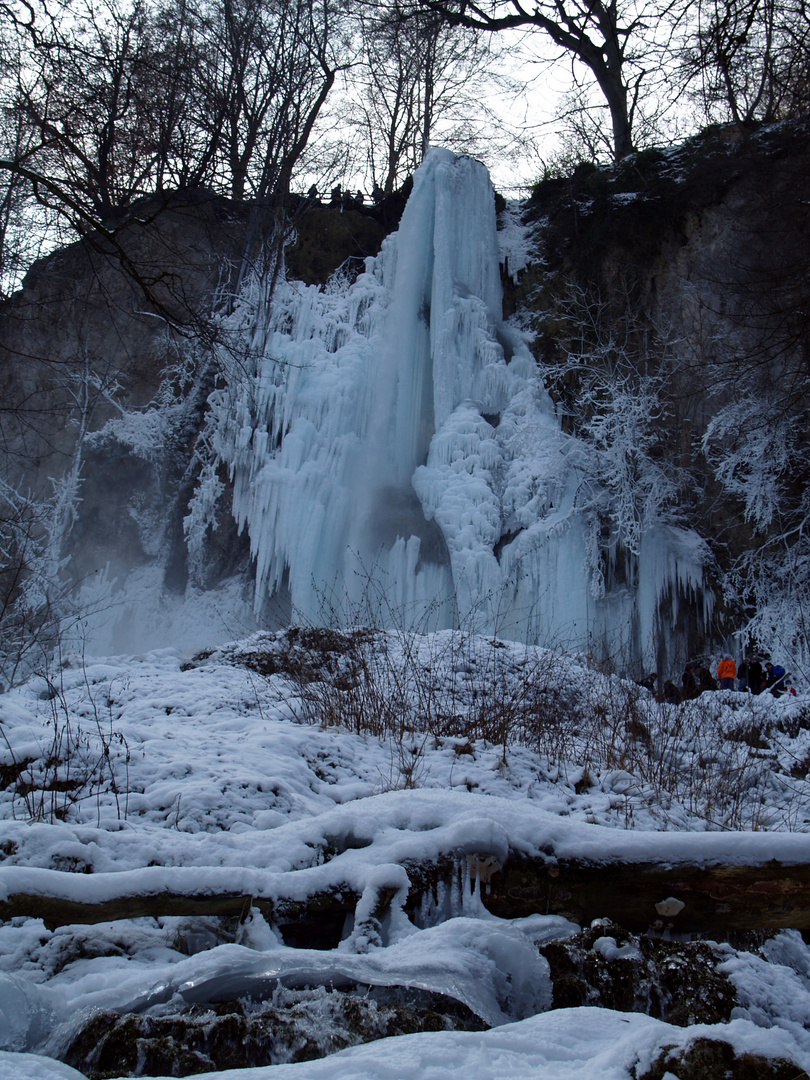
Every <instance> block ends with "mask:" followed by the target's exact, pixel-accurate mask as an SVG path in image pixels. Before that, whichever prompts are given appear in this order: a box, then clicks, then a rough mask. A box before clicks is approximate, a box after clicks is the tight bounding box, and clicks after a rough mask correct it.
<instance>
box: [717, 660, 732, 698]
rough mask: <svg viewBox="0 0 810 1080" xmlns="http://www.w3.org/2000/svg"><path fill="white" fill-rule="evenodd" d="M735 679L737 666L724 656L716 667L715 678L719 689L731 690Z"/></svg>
mask: <svg viewBox="0 0 810 1080" xmlns="http://www.w3.org/2000/svg"><path fill="white" fill-rule="evenodd" d="M736 677H737V665H736V664H735V663H734V661H733V660H732V659H731V657H730V656H724V657H723V659H722V660H721V661H720V663H719V664H718V665H717V678H718V679H719V680H720V689H721V690H733V689H734V680H735V678H736Z"/></svg>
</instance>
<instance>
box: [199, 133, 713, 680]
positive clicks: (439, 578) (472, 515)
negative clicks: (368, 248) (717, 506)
mask: <svg viewBox="0 0 810 1080" xmlns="http://www.w3.org/2000/svg"><path fill="white" fill-rule="evenodd" d="M227 329H228V330H229V331H230V332H231V333H232V334H233V335H234V337H235V339H237V340H239V341H240V342H241V343H242V346H241V352H240V357H239V361H238V362H235V361H234V359H233V355H234V353H233V349H231V351H230V352H229V353H228V354H227V355H226V354H224V353H223V357H222V368H223V371H224V372H225V376H224V382H223V385H222V386H221V388H220V389H219V390H218V391H216V392H215V394H214V395H213V397H212V398H211V406H212V411H211V419H210V425H211V426H210V431H209V435H208V437H207V438H208V444H209V445H210V446H211V447H212V448H213V451H214V458H213V463H212V464H211V466H210V468H209V470H208V472H207V473H205V474H204V475H203V477H202V479H201V482H200V487H199V490H198V494H197V497H196V500H195V501H194V503H193V504H192V507H191V512H190V514H189V517H188V519H187V535H188V539H189V544H190V548H191V550H192V555H193V554H194V549H195V543H199V538H200V537H201V536H202V535H203V531H204V528H205V526H206V525H207V523H208V522H209V521H210V520H211V515H212V512H213V507H214V506H215V503H216V498H217V496H218V494H219V493H220V491H221V484H220V483H219V481H218V479H217V476H216V464H217V463H218V462H225V463H226V464H227V466H228V468H229V470H230V474H231V478H232V480H233V485H234V500H233V512H234V515H235V516H236V518H237V520H238V522H239V524H240V527H243V528H246V529H247V530H248V533H249V536H250V541H251V548H252V554H253V557H254V558H255V564H256V593H255V603H256V610H257V612H258V613H264V614H265V615H266V616H269V617H272V616H273V615H274V614H276V617H277V618H278V620H279V621H280V622H283V621H285V620H286V621H289V620H290V619H292V620H295V621H302V622H309V623H315V624H322V623H324V622H333V623H334V622H336V623H342V624H346V623H356V622H361V621H362V622H368V621H372V622H375V623H377V624H385V623H389V624H390V623H394V624H396V625H400V626H403V627H406V628H417V629H426V630H427V629H436V628H446V627H452V626H461V627H462V628H468V629H470V630H475V631H477V632H484V633H492V634H498V635H500V636H501V637H506V638H512V639H515V640H522V641H526V642H527V643H540V644H544V645H553V646H558V647H560V648H564V649H567V650H572V649H573V650H580V651H588V652H593V653H609V654H611V655H612V656H614V657H619V656H620V657H621V658H622V659H623V660H624V661H625V662H627V661H630V660H635V661H641V660H642V659H643V660H644V662H645V663H653V664H654V663H655V660H656V648H660V639H661V637H662V635H663V636H666V634H667V633H668V631H669V630H670V629H671V627H672V626H673V625H674V622H675V620H676V618H677V609H678V599H679V598H681V599H683V598H684V597H687V598H690V599H695V598H699V597H700V596H701V595H702V593H701V583H702V578H703V568H702V551H701V546H700V544H699V543H696V542H694V541H696V539H697V538H696V537H694V536H693V534H687V533H684V532H683V531H681V530H677V529H673V528H672V527H671V526H666V525H664V524H662V523H661V522H655V523H652V524H654V526H655V527H654V528H650V529H649V530H648V531H647V533H646V534H645V535H644V537H643V542H642V543H641V544H640V545H639V550H638V552H636V553H634V555H633V560H634V563H633V567H632V572H630V573H625V576H624V580H623V581H622V583H621V584H620V585H619V584H617V583H616V582H615V581H614V579H613V576H612V574H611V560H610V558H608V557H607V556H606V554H605V552H604V551H602V550H601V549H600V543H599V531H598V530H599V522H598V520H597V514H596V511H595V506H596V501H595V500H594V498H593V488H594V481H593V478H592V471H591V461H590V459H589V453H588V450H587V448H586V447H585V445H584V444H583V443H582V442H581V441H579V440H577V439H574V438H572V437H570V436H567V435H565V434H564V433H563V432H562V430H561V428H560V425H559V423H558V419H557V416H556V413H555V408H554V405H553V403H552V401H551V399H550V397H549V395H548V394H547V392H546V391H545V389H544V388H543V385H542V381H541V378H540V375H539V372H538V368H537V365H536V362H535V361H534V359H533V358H532V356H531V354H530V352H529V349H528V347H527V344H526V341H525V339H524V337H523V336H522V335H521V333H520V332H519V331H518V330H516V329H515V328H514V327H511V326H509V325H508V324H506V323H505V322H504V320H503V316H502V292H501V281H500V272H499V251H498V235H497V228H496V214H495V204H494V198H493V192H492V187H491V184H490V180H489V176H488V174H487V171H486V169H485V168H484V166H483V165H481V164H480V163H479V162H477V161H475V160H473V159H471V158H468V157H456V156H454V155H453V154H451V153H449V152H448V151H443V150H432V151H430V152H429V154H428V156H427V158H426V160H425V163H424V165H423V166H422V168H421V169H420V170H419V171H418V172H417V173H416V175H415V178H414V185H413V192H412V194H411V196H410V199H409V201H408V204H407V207H406V209H405V212H404V214H403V217H402V220H401V224H400V228H399V231H398V232H397V233H396V234H394V235H392V236H390V237H389V238H388V239H387V240H386V241H385V243H384V245H383V248H382V251H381V253H380V255H379V256H378V257H377V258H369V259H367V260H366V262H365V269H364V272H363V273H362V274H360V276H359V277H358V278H357V279H356V281H354V282H353V283H351V284H349V283H348V282H344V283H343V284H341V283H340V282H339V281H337V282H335V283H333V284H332V285H331V286H329V287H327V288H326V289H319V288H317V287H315V286H309V287H307V286H304V285H303V284H301V283H296V282H286V281H282V282H281V283H280V284H278V285H277V286H276V288H275V291H274V292H273V296H272V302H268V301H267V289H266V285H263V284H262V278H261V276H258V275H257V276H256V277H255V278H254V279H253V280H252V281H251V282H249V283H248V285H247V287H246V288H245V291H244V293H243V295H242V297H241V299H240V302H239V304H238V305H237V307H236V310H235V311H234V313H233V314H232V315H231V316H230V318H229V322H228V324H227ZM664 600H666V603H663V601H664ZM664 611H666V617H664V615H663V612H664ZM665 623H666V624H667V625H664V624H665Z"/></svg>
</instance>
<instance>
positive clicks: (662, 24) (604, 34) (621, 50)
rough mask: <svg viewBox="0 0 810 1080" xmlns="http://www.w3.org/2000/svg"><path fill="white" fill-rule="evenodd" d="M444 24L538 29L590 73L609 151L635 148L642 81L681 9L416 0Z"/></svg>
mask: <svg viewBox="0 0 810 1080" xmlns="http://www.w3.org/2000/svg"><path fill="white" fill-rule="evenodd" d="M419 2H420V3H421V4H422V6H424V7H427V8H428V9H429V10H430V11H433V12H435V13H436V14H438V15H440V16H441V17H442V18H443V19H446V20H447V21H449V22H450V23H453V24H455V25H460V26H467V27H470V28H472V29H475V30H480V31H488V32H498V31H502V30H512V29H520V28H534V27H536V28H537V29H539V30H542V31H543V32H544V33H545V34H546V36H547V37H548V38H549V39H550V40H551V42H552V43H553V44H554V45H555V46H557V47H558V48H559V49H561V50H562V51H563V55H565V56H567V57H570V58H571V59H572V60H574V61H576V62H578V63H579V64H582V65H584V67H585V68H586V69H587V70H588V71H589V73H590V75H591V76H592V77H593V78H594V79H595V81H596V83H597V85H598V87H599V90H600V93H601V94H602V97H603V98H604V100H605V102H606V104H607V108H608V113H609V115H610V130H611V141H612V149H613V156H614V158H615V159H616V160H619V159H621V158H623V157H625V156H626V155H627V154H629V153H631V152H632V151H633V150H634V148H635V143H634V137H633V132H634V124H635V121H636V115H637V110H638V107H639V104H640V102H641V95H642V87H643V85H645V81H646V82H649V81H650V79H651V78H654V77H656V76H657V74H658V72H659V71H660V67H661V59H662V56H663V55H665V54H666V52H667V50H668V48H669V46H670V43H671V40H672V37H673V35H674V33H675V31H676V28H677V27H678V25H679V22H680V19H681V17H682V14H683V10H684V6H685V5H684V3H683V2H682V0H640V2H633V0H539V2H538V3H535V4H533V5H531V6H524V4H523V2H522V0H490V2H488V3H479V2H477V0H419Z"/></svg>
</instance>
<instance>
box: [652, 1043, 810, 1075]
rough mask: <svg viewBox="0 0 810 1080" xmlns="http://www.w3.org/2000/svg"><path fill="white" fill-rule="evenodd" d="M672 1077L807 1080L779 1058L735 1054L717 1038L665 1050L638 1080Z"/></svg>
mask: <svg viewBox="0 0 810 1080" xmlns="http://www.w3.org/2000/svg"><path fill="white" fill-rule="evenodd" d="M673 1074H674V1075H675V1076H677V1077H678V1080H708V1078H709V1077H718V1078H719V1077H723V1078H724V1080H810V1078H809V1077H808V1075H807V1073H806V1072H805V1071H804V1069H800V1068H799V1067H798V1065H795V1064H794V1063H793V1062H791V1061H785V1060H784V1059H782V1058H766V1057H762V1056H760V1055H759V1054H740V1055H739V1056H737V1055H736V1054H735V1053H734V1048H733V1047H732V1046H730V1045H729V1044H728V1043H727V1042H723V1041H722V1040H720V1039H696V1040H695V1041H694V1042H693V1043H692V1044H691V1046H689V1047H687V1048H686V1049H685V1050H675V1049H673V1048H669V1049H665V1050H664V1051H663V1053H662V1054H661V1055H660V1057H658V1058H657V1059H656V1061H654V1062H653V1064H652V1066H651V1067H650V1068H649V1069H648V1070H647V1072H645V1073H644V1074H643V1075H642V1076H639V1077H638V1080H664V1077H665V1076H672V1075H673Z"/></svg>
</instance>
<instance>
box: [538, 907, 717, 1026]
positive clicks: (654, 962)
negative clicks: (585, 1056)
mask: <svg viewBox="0 0 810 1080" xmlns="http://www.w3.org/2000/svg"><path fill="white" fill-rule="evenodd" d="M540 952H541V953H542V954H543V956H545V958H546V959H547V960H548V962H549V966H550V968H551V979H552V983H553V987H554V990H553V1008H555V1009H561V1008H569V1007H575V1006H578V1005H599V1006H601V1007H602V1008H605V1009H617V1010H620V1011H622V1012H638V1013H644V1014H646V1015H647V1016H653V1017H656V1018H657V1019H660V1020H667V1021H668V1022H669V1023H670V1024H677V1025H678V1026H680V1027H686V1026H687V1025H689V1024H716V1023H722V1022H724V1021H726V1020H728V1019H729V1018H730V1016H731V1010H732V1008H733V1007H734V1005H735V1004H736V992H735V990H734V987H733V985H732V984H731V982H730V981H729V980H728V979H727V978H726V977H725V976H723V975H721V974H719V972H718V971H717V964H718V963H719V962H720V957H719V956H718V954H717V952H716V946H714V945H713V944H712V943H711V942H706V941H688V942H683V941H665V940H663V939H661V938H653V937H647V936H644V935H635V934H629V933H628V932H627V931H626V930H623V929H622V928H621V927H620V926H617V925H616V924H615V923H612V922H610V921H609V920H607V919H600V920H598V921H597V922H596V923H594V925H592V926H591V927H589V928H588V929H587V930H584V931H583V932H582V933H580V934H576V935H575V936H574V937H571V938H568V939H566V940H565V941H553V942H549V943H548V944H546V945H543V946H541V948H540Z"/></svg>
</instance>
